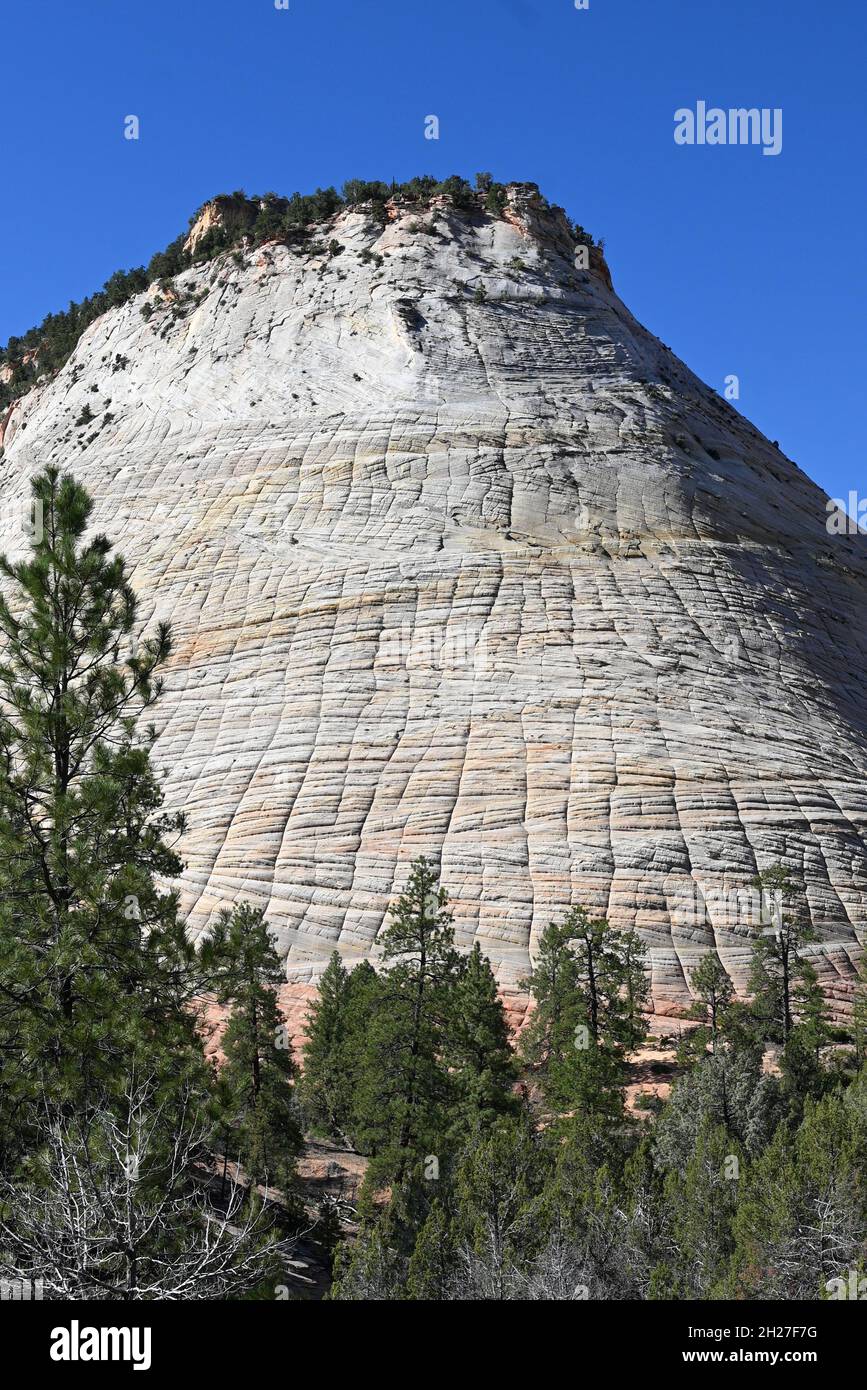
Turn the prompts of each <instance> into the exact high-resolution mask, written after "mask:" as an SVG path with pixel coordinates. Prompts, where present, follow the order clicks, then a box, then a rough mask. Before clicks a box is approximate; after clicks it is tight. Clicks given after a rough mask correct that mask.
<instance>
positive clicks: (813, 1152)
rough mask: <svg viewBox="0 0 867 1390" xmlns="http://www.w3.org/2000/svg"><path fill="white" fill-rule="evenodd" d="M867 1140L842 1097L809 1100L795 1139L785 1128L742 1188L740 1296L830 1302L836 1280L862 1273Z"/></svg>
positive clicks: (736, 1271) (735, 1279)
mask: <svg viewBox="0 0 867 1390" xmlns="http://www.w3.org/2000/svg"><path fill="white" fill-rule="evenodd" d="M865 1138H867V1136H865V1132H864V1129H863V1122H862V1120H861V1117H860V1116H859V1114H858V1112H857V1111H856V1110H855V1109H854V1108H852V1107H850V1106H847V1104H846V1103H845V1100H844V1099H843V1098H842V1097H841V1096H839V1095H829V1096H825V1097H824V1098H823V1099H822V1100H820V1101H811V1100H809V1099H808V1100H807V1102H806V1105H805V1110H804V1118H803V1121H802V1123H801V1125H800V1127H799V1129H798V1130H797V1133H796V1134H795V1135H794V1136H792V1134H791V1133H790V1131H789V1129H788V1127H786V1126H783V1125H781V1126H780V1127H779V1129H778V1130H777V1133H776V1135H775V1136H774V1138H773V1140H772V1142H771V1143H770V1144H769V1145H768V1146H767V1148H766V1149H765V1150H764V1151H763V1153H762V1154H761V1155H760V1156H759V1157H758V1158H757V1159H756V1161H755V1162H754V1163H752V1164H751V1165H750V1167H749V1168H748V1170H747V1172H746V1175H745V1179H744V1182H743V1185H742V1192H741V1197H740V1201H739V1203H738V1211H737V1215H736V1217H735V1226H734V1229H735V1253H734V1256H733V1261H732V1283H733V1288H734V1290H735V1293H736V1296H737V1297H741V1298H743V1297H747V1298H775V1299H818V1298H823V1297H827V1291H826V1290H827V1284H828V1281H829V1280H831V1279H834V1278H838V1277H840V1276H845V1275H847V1274H848V1272H849V1271H850V1270H853V1269H857V1268H858V1266H859V1263H860V1262H861V1261H862V1260H863V1255H864V1241H865V1238H867V1204H865V1193H864V1183H863V1153H864V1143H865Z"/></svg>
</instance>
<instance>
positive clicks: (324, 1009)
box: [300, 951, 351, 1135]
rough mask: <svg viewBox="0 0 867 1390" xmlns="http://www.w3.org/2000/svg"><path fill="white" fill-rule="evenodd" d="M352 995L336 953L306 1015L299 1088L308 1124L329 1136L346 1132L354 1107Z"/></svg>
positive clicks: (345, 971)
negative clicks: (350, 1068)
mask: <svg viewBox="0 0 867 1390" xmlns="http://www.w3.org/2000/svg"><path fill="white" fill-rule="evenodd" d="M349 994H350V983H349V971H348V970H347V969H346V967H345V966H344V964H343V962H342V961H341V959H340V954H339V952H337V951H334V952H333V953H332V956H331V959H330V960H329V962H328V965H327V967H326V969H325V970H324V972H323V974H322V976H321V978H320V980H319V985H318V989H317V994H316V999H315V1000H314V1002H313V1003H312V1005H311V1007H310V1010H309V1012H308V1014H307V1027H306V1039H305V1043H304V1075H303V1078H302V1081H301V1087H300V1089H301V1097H302V1103H303V1106H304V1111H305V1114H306V1116H307V1118H308V1121H309V1123H310V1124H311V1125H312V1126H313V1127H314V1128H317V1129H322V1130H324V1132H325V1133H326V1134H330V1135H336V1134H340V1133H341V1132H342V1131H343V1128H344V1126H345V1124H346V1119H347V1115H348V1113H349V1110H350V1106H351V1095H350V1094H348V1082H349V1076H348V1067H347V1061H348V1059H347V1055H346V1035H347V1009H348V1005H349Z"/></svg>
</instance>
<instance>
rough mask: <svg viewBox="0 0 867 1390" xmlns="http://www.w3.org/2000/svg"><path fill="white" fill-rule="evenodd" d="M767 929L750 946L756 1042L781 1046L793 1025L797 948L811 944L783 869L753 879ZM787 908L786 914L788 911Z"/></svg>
mask: <svg viewBox="0 0 867 1390" xmlns="http://www.w3.org/2000/svg"><path fill="white" fill-rule="evenodd" d="M755 886H756V887H757V888H758V889H759V890H760V891H761V894H762V900H763V905H767V904H771V906H772V909H773V910H772V911H770V912H766V913H765V915H766V917H767V918H768V925H767V926H766V927H765V929H764V931H763V934H762V935H761V936H760V937H759V938H757V940H756V942H755V944H754V946H753V957H752V965H751V971H750V992H751V994H752V996H753V1003H752V1009H751V1012H752V1015H753V1018H754V1021H755V1026H756V1029H757V1031H758V1034H759V1036H760V1037H762V1038H764V1039H766V1040H768V1041H771V1042H781V1043H782V1044H783V1046H784V1047H785V1045H786V1043H787V1042H788V1041H789V1034H790V1033H791V1031H792V1027H793V1023H794V1007H793V1005H794V991H795V988H796V986H797V985H798V982H799V980H801V979H802V978H803V975H804V963H803V960H802V958H801V956H800V955H799V952H800V949H801V947H802V946H804V945H806V944H807V943H808V942H811V941H815V940H816V933H815V931H814V930H813V928H812V925H811V924H810V922H809V921H808V920H806V918H805V917H804V913H803V904H802V903H801V902H800V901H799V899H798V889H797V887H796V885H795V884H793V883H792V881H791V879H790V878H789V876H788V873H787V871H786V869H785V868H784V867H783V866H782V865H776V866H775V867H774V868H771V869H765V870H764V871H763V872H762V873H760V874H759V876H758V878H757V879H756V880H755ZM787 907H788V910H787Z"/></svg>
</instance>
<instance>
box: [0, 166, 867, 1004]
mask: <svg viewBox="0 0 867 1390" xmlns="http://www.w3.org/2000/svg"><path fill="white" fill-rule="evenodd" d="M392 217H393V220H392V221H390V222H389V224H388V225H387V226H385V227H383V226H382V225H381V224H380V223H379V222H378V221H377V220H376V219H375V217H373V216H371V215H368V214H367V213H366V212H365V211H363V210H361V211H353V212H344V213H341V214H339V215H338V216H337V217H336V218H335V219H334V221H333V223H332V224H331V225H330V226H329V227H328V228H327V229H325V231H324V235H323V237H322V246H321V250H319V251H316V250H314V252H313V253H312V254H311V253H309V252H307V253H300V252H299V251H298V250H296V249H293V248H291V247H287V246H284V245H278V244H269V245H266V246H264V247H262V248H260V249H258V250H255V251H247V252H245V253H243V254H241V255H239V256H237V255H236V256H233V255H231V254H227V255H224V256H222V257H220V258H219V259H217V260H216V261H213V262H211V263H209V264H207V265H205V266H202V267H200V268H198V269H194V270H191V271H189V272H186V273H185V274H183V275H182V276H180V277H179V278H178V279H177V280H176V281H174V282H173V284H172V286H171V288H170V289H163V290H160V289H159V288H158V287H156V286H154V287H152V289H151V290H150V291H149V292H148V294H147V295H144V296H139V298H138V299H136V300H133V301H131V302H130V303H128V304H126V305H125V306H123V307H122V308H120V309H117V310H113V311H111V312H109V313H108V314H106V315H105V316H104V317H103V318H101V319H99V320H98V321H97V322H96V323H95V324H93V325H92V326H91V328H90V329H89V330H88V331H87V333H86V335H85V336H84V338H83V339H82V340H81V342H80V343H79V345H78V348H77V349H76V351H75V353H74V355H73V357H72V358H71V360H70V361H69V362H68V363H67V365H66V367H65V368H64V369H63V370H62V372H61V373H60V374H59V376H58V377H57V378H56V379H55V380H53V381H52V382H47V383H44V384H43V385H41V386H39V387H37V388H36V389H35V390H34V391H32V392H31V393H30V394H29V395H28V396H26V397H25V398H24V399H23V400H22V401H21V402H20V403H19V404H18V405H16V406H15V407H14V408H13V410H12V411H11V412H10V414H9V416H8V417H7V419H6V421H5V426H4V439H3V443H4V444H5V454H4V457H3V459H2V462H0V484H2V489H3V502H4V506H3V528H2V533H0V543H2V544H3V545H4V546H5V547H6V548H10V547H14V545H15V543H16V540H17V538H18V535H19V528H18V526H17V522H18V516H19V512H18V509H17V506H18V502H19V501H20V500H21V499H22V498H23V497H24V496H25V495H26V490H27V480H28V478H29V476H30V474H31V473H32V472H33V471H35V469H36V468H38V467H42V466H44V465H45V464H46V463H49V462H51V461H54V462H57V463H59V464H61V465H63V466H64V467H71V468H72V469H73V470H74V471H75V473H76V475H77V476H78V477H79V478H80V479H81V481H82V482H83V483H85V484H86V486H87V487H88V488H89V489H90V490H91V491H92V492H93V494H94V495H95V498H96V501H97V521H98V524H99V526H100V528H101V529H103V530H105V531H107V532H108V533H109V534H110V535H111V536H112V538H113V539H115V540H116V542H117V543H118V545H119V547H120V549H121V550H122V551H123V553H124V554H125V555H126V557H127V559H128V561H129V563H130V567H131V570H132V577H133V582H134V584H135V586H136V588H137V590H138V591H139V593H140V594H141V596H142V604H143V614H144V615H146V616H148V617H150V616H159V617H163V618H168V619H169V620H170V621H171V622H172V625H173V628H174V633H175V641H176V646H175V654H174V657H173V661H172V667H171V671H170V673H169V678H168V682H167V691H166V694H165V696H164V698H163V701H162V704H161V710H160V716H159V717H160V729H161V733H160V738H159V742H158V745H157V750H158V759H157V760H158V763H159V764H160V765H161V766H163V767H164V768H165V773H166V791H167V800H168V803H169V804H170V806H172V807H179V806H183V807H184V808H185V809H186V810H187V812H188V814H189V818H190V832H189V835H188V837H187V840H186V843H185V845H184V847H183V848H184V853H185V857H186V860H187V864H188V868H187V872H186V875H185V878H184V894H185V901H186V904H187V906H188V908H189V910H190V913H191V922H192V924H193V927H194V929H201V927H202V926H203V925H204V924H205V923H207V921H208V920H209V918H210V916H211V914H212V913H213V912H214V910H215V909H216V908H218V907H220V906H223V905H225V904H227V903H231V902H232V901H233V900H235V899H237V898H240V897H246V898H248V899H251V900H252V901H254V902H256V903H259V904H262V905H263V906H266V907H267V909H268V915H269V919H270V921H271V923H272V924H273V926H274V927H275V928H276V929H277V931H278V933H279V937H280V941H281V944H282V948H283V950H284V951H285V953H286V958H287V970H288V974H289V978H290V980H294V981H297V982H299V983H300V984H304V983H305V982H309V981H310V980H311V979H313V978H315V975H316V972H317V970H318V969H319V968H320V967H321V965H322V964H323V963H324V961H325V960H326V959H327V957H328V954H329V953H330V952H331V950H332V949H333V948H334V947H335V946H336V947H338V948H339V949H340V950H341V951H342V952H343V953H345V955H346V956H347V957H349V958H360V957H361V956H363V955H366V954H370V953H373V954H375V949H376V938H377V933H378V932H379V931H380V929H381V926H382V923H383V918H384V914H385V913H386V911H387V908H388V905H389V903H390V902H392V901H393V900H394V897H395V895H396V894H397V893H398V892H399V891H400V889H401V886H402V884H403V881H404V879H405V876H406V873H407V870H408V867H409V863H410V861H411V860H412V858H414V857H415V856H416V855H418V854H421V853H425V854H427V855H429V856H431V857H432V858H434V859H436V860H437V861H439V863H440V864H441V867H442V882H443V886H444V887H445V888H446V890H447V892H448V894H449V896H450V898H451V901H452V905H453V909H454V913H455V918H456V925H457V931H458V937H459V940H460V941H461V942H462V943H463V944H466V945H469V944H470V943H471V942H472V941H473V940H475V939H478V940H480V941H481V943H482V946H483V948H484V950H485V951H486V952H487V953H488V954H489V955H490V956H491V958H492V960H493V962H494V963H495V965H496V966H497V968H498V971H499V975H500V978H501V980H502V982H503V985H504V988H506V989H507V990H509V989H514V987H515V984H516V982H517V980H518V979H519V978H520V977H521V976H522V974H523V973H524V971H525V970H526V967H527V964H528V958H529V956H528V953H530V952H532V949H533V945H534V942H535V941H536V939H537V937H538V934H539V932H540V931H541V930H542V928H543V927H544V926H545V925H546V923H547V922H548V921H549V920H550V919H551V918H558V917H560V916H561V915H562V914H563V913H564V912H565V911H566V909H567V908H568V907H569V905H570V904H573V903H584V904H586V905H587V906H589V907H591V908H593V909H598V911H599V912H602V913H605V914H607V915H608V916H609V917H610V919H611V920H612V921H613V922H615V923H618V924H622V925H624V926H635V927H636V928H637V929H638V930H639V931H640V932H641V934H642V936H643V937H644V939H645V941H646V942H647V945H648V947H649V951H650V955H651V958H652V963H653V998H654V1003H655V1007H656V1009H657V1011H659V1012H661V1013H667V1012H677V1011H679V1010H680V1009H681V1008H682V1007H683V1006H685V1005H687V1004H688V1003H689V998H690V996H689V988H688V980H687V974H688V971H689V969H690V968H691V967H692V966H693V965H694V964H695V962H696V960H697V958H698V956H699V955H700V954H701V953H702V952H703V951H705V950H707V949H709V948H712V947H715V948H716V949H717V950H718V951H719V952H720V955H721V957H722V959H723V962H724V963H725V965H726V967H727V968H728V969H729V970H730V972H731V973H732V975H733V977H734V979H735V981H736V982H737V983H738V984H739V985H743V984H744V981H745V970H746V965H747V958H748V953H749V938H750V936H751V934H752V933H753V932H754V931H755V930H756V929H757V927H756V923H755V920H754V919H753V918H751V915H750V914H749V913H748V912H747V913H745V912H744V911H742V909H741V906H739V904H740V902H741V900H740V898H735V897H733V895H734V894H735V892H736V891H737V890H739V889H740V888H742V887H743V885H745V884H747V883H748V882H749V880H750V879H751V878H752V876H753V875H754V874H755V873H756V871H757V869H761V868H764V867H767V866H769V865H771V864H775V863H777V862H784V863H786V864H787V865H789V866H790V868H791V870H792V874H793V877H795V878H796V879H798V880H799V881H802V882H803V884H804V889H805V895H806V903H807V904H808V907H809V911H810V914H811V916H812V918H813V921H814V923H815V925H816V926H817V928H818V929H819V931H820V934H821V936H822V942H821V944H819V945H817V946H816V947H814V948H811V950H812V954H813V955H814V957H815V963H816V966H817V968H818V969H819V971H820V974H821V976H822V978H823V982H824V983H825V985H826V987H827V988H828V989H829V991H830V992H831V994H832V996H836V997H837V998H839V999H842V998H843V997H844V996H845V992H846V988H847V980H848V979H849V977H850V975H851V965H852V962H853V960H854V959H856V957H857V955H858V939H859V936H862V937H863V935H864V932H865V929H867V844H865V828H867V694H865V690H867V681H865V676H867V616H865V615H867V558H865V547H867V541H865V540H864V539H862V538H861V537H857V536H856V537H847V536H840V537H836V536H830V535H829V534H828V532H827V530H826V525H825V523H826V510H825V500H826V499H825V497H824V495H823V494H822V493H821V492H820V490H819V489H818V488H816V487H815V486H814V485H813V484H812V483H811V482H810V481H809V480H808V479H807V478H806V476H805V475H804V474H803V473H801V472H800V471H799V470H798V469H797V468H796V467H795V465H794V464H792V463H791V462H790V461H789V460H788V459H786V458H785V457H784V456H783V455H782V454H781V453H780V452H779V451H778V449H777V448H775V447H774V446H772V445H771V444H770V443H769V442H768V441H767V440H766V439H765V438H764V436H762V435H761V434H760V433H759V432H758V431H756V430H755V429H754V428H753V427H752V426H750V425H749V424H748V423H747V421H745V420H744V419H743V418H742V417H741V416H740V415H738V414H737V413H736V412H735V411H734V410H733V409H732V408H731V407H730V406H729V405H728V404H726V402H724V401H723V400H722V399H721V398H720V397H719V396H717V395H716V394H715V393H714V392H712V391H711V390H710V389H708V388H707V387H706V386H704V385H703V384H702V383H701V382H699V381H698V380H697V379H696V377H695V376H694V375H692V373H690V372H689V371H688V370H687V368H686V367H685V366H684V365H683V364H682V363H681V362H680V361H678V359H677V358H676V357H674V356H673V354H672V353H671V352H670V351H669V350H668V349H666V348H665V347H664V346H663V345H662V344H661V343H660V342H659V341H658V340H657V339H656V338H654V337H653V336H652V335H651V334H650V333H648V332H647V331H646V330H645V329H643V328H642V327H641V326H640V325H639V324H638V323H637V322H636V321H635V319H634V318H633V317H632V316H631V315H630V314H629V312H628V310H627V309H626V308H625V307H624V305H623V304H622V303H621V302H620V300H619V299H618V297H617V296H616V294H615V293H614V292H613V290H612V289H611V287H610V281H609V279H608V275H607V270H606V268H605V266H604V263H603V262H602V261H601V259H600V258H599V257H598V256H597V255H594V258H593V264H592V268H591V269H590V270H584V269H582V268H581V264H580V257H578V258H576V247H575V244H574V241H573V239H572V238H571V237H570V236H569V234H568V228H567V226H566V223H565V221H564V220H563V218H562V216H561V215H560V214H559V213H558V212H556V211H555V210H551V209H549V208H548V207H547V205H546V204H545V203H544V201H543V200H541V199H539V197H538V195H537V194H535V193H534V192H533V190H532V188H530V187H528V186H515V187H512V188H511V189H510V195H509V207H508V209H507V213H506V216H505V218H503V219H491V218H490V217H487V216H482V215H479V216H468V215H467V214H464V213H459V212H457V211H455V210H454V209H450V208H448V207H447V206H445V205H440V206H436V207H435V208H434V209H433V210H432V211H431V212H423V213H419V212H413V211H412V210H411V209H405V210H400V209H392ZM330 242H335V243H337V246H338V247H339V248H340V249H339V250H338V251H337V252H336V253H335V247H334V246H333V245H331V246H329V243H330ZM145 300H147V301H148V303H150V304H151V305H152V306H153V312H152V313H151V315H150V317H149V318H147V319H146V318H145V317H144V316H143V314H142V313H141V308H142V304H143V302H144V301H145ZM85 407H89V410H90V412H92V413H93V415H94V416H95V418H94V420H93V422H92V423H84V424H82V423H79V422H80V421H81V419H82V417H83V416H85V417H86V416H87V414H88V411H87V410H85ZM733 903H734V904H735V906H734V909H733V906H732V905H733ZM701 904H704V907H705V908H706V918H707V920H704V921H703V920H702V917H703V916H704V915H705V912H704V909H702V910H697V907H698V906H700V905H701Z"/></svg>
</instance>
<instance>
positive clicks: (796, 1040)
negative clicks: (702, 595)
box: [780, 960, 832, 1116]
mask: <svg viewBox="0 0 867 1390" xmlns="http://www.w3.org/2000/svg"><path fill="white" fill-rule="evenodd" d="M792 1005H793V1009H794V1011H795V1021H794V1023H793V1025H792V1029H791V1032H790V1033H789V1039H788V1042H787V1043H786V1046H785V1047H784V1048H783V1053H782V1057H781V1058H780V1066H781V1069H782V1073H783V1077H784V1084H785V1089H786V1091H787V1093H788V1095H789V1097H790V1099H791V1102H792V1105H793V1109H794V1112H795V1114H796V1115H797V1116H800V1114H801V1112H802V1108H803V1103H804V1101H805V1099H806V1098H807V1096H813V1097H814V1099H818V1097H819V1096H820V1095H822V1093H823V1092H824V1091H825V1090H826V1089H827V1088H828V1086H829V1085H830V1084H831V1080H832V1079H831V1075H830V1073H829V1072H827V1071H825V1070H824V1068H823V1066H822V1049H823V1047H825V1046H827V1044H828V1043H829V1042H830V1040H831V1029H830V1026H829V1022H828V1009H827V1006H826V1004H825V996H824V993H823V992H822V986H821V985H820V984H819V977H818V975H817V974H816V971H815V969H814V968H813V966H812V965H811V964H810V963H809V961H806V960H802V961H800V963H799V979H798V983H797V984H796V985H795V988H794V989H793V991H792Z"/></svg>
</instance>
